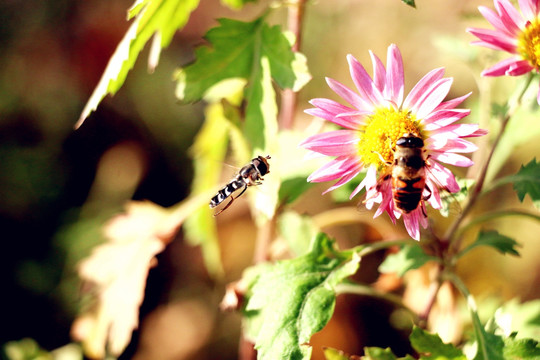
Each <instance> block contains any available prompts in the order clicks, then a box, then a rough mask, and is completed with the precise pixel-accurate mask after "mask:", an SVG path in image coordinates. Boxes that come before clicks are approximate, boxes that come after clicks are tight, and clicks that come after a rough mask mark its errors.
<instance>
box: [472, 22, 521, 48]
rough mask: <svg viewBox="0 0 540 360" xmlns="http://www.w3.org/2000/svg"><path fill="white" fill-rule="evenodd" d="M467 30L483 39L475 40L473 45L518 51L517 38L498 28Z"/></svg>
mask: <svg viewBox="0 0 540 360" xmlns="http://www.w3.org/2000/svg"><path fill="white" fill-rule="evenodd" d="M467 32H469V33H471V34H472V35H474V36H476V37H477V38H479V39H480V40H481V41H480V42H478V41H473V42H472V44H473V45H481V46H485V47H488V48H490V49H494V50H502V51H507V52H509V53H516V45H517V39H516V38H515V37H510V36H508V35H505V34H504V33H502V32H499V31H497V30H490V29H476V28H468V29H467Z"/></svg>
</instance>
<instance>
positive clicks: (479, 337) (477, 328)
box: [443, 272, 489, 359]
mask: <svg viewBox="0 0 540 360" xmlns="http://www.w3.org/2000/svg"><path fill="white" fill-rule="evenodd" d="M443 276H444V278H445V279H446V280H449V281H450V282H451V283H452V284H454V286H455V287H456V288H457V289H458V290H459V291H460V292H461V294H462V295H463V297H464V298H465V299H466V300H467V306H468V308H469V311H470V313H471V319H472V323H473V327H474V333H475V335H476V341H477V342H478V351H479V352H480V353H481V354H482V355H483V357H482V358H483V359H489V354H488V349H487V341H486V337H485V331H484V327H483V326H482V322H481V321H480V317H479V316H478V309H477V307H476V302H475V301H474V298H473V296H472V295H471V293H470V292H469V289H467V287H466V286H465V284H464V283H463V281H461V279H460V278H459V277H458V276H457V275H456V274H454V273H450V272H446V273H445V274H444V275H443Z"/></svg>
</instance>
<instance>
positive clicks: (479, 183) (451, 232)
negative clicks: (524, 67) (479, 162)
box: [443, 73, 533, 251]
mask: <svg viewBox="0 0 540 360" xmlns="http://www.w3.org/2000/svg"><path fill="white" fill-rule="evenodd" d="M532 79H533V74H532V73H530V74H529V76H528V78H527V80H526V81H525V86H523V89H522V90H521V92H520V93H519V94H518V96H517V98H516V101H515V102H514V104H513V106H509V107H508V110H507V111H506V113H505V114H504V116H503V117H502V123H501V130H500V131H499V134H497V137H496V139H495V141H494V142H493V146H492V147H491V151H490V153H489V155H488V157H487V159H486V162H485V164H484V167H483V168H482V170H481V171H480V173H479V174H478V178H477V180H476V182H475V185H474V187H473V188H472V190H471V193H470V197H469V201H468V202H467V204H466V205H465V207H464V208H463V212H462V213H461V214H460V216H459V217H458V218H457V219H456V220H455V221H454V223H453V224H452V225H451V226H450V228H449V229H448V231H447V232H446V234H445V236H444V238H443V239H444V240H445V241H448V242H451V241H452V239H453V238H455V235H456V232H457V229H458V228H459V225H460V224H461V222H462V221H463V220H464V219H465V217H466V216H467V214H468V213H469V211H470V210H471V209H472V207H473V206H474V205H475V203H476V200H477V199H478V196H479V195H480V193H481V191H482V188H483V186H484V181H485V180H486V175H487V171H488V168H489V164H490V162H491V159H492V158H493V154H494V153H495V150H496V149H497V145H498V144H499V142H500V141H501V139H502V136H503V134H504V130H505V129H506V126H507V125H508V122H509V121H510V119H511V118H512V116H513V115H514V113H515V112H516V110H517V109H518V108H519V106H520V105H521V100H522V98H523V95H525V92H526V91H527V89H528V88H529V85H530V84H531V81H532ZM509 102H510V101H509ZM460 243H461V241H460V238H457V240H456V241H455V242H454V244H453V247H452V249H453V250H454V251H457V250H458V249H459V247H460V245H461V244H460Z"/></svg>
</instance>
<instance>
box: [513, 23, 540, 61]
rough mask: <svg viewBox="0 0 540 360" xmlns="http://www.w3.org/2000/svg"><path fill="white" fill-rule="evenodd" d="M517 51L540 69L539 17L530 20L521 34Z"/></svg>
mask: <svg viewBox="0 0 540 360" xmlns="http://www.w3.org/2000/svg"><path fill="white" fill-rule="evenodd" d="M517 51H518V53H520V54H521V56H523V58H524V59H526V60H527V61H529V63H530V64H531V65H532V66H534V67H535V68H536V69H537V70H538V69H540V22H539V21H538V19H535V20H533V21H532V22H529V23H528V24H527V27H526V28H525V30H523V32H522V33H521V34H520V35H519V38H518V45H517Z"/></svg>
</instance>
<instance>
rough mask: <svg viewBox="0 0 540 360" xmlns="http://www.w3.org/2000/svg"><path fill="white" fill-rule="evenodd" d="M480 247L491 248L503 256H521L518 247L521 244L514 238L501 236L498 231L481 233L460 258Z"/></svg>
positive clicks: (462, 252) (460, 254)
mask: <svg viewBox="0 0 540 360" xmlns="http://www.w3.org/2000/svg"><path fill="white" fill-rule="evenodd" d="M478 246H491V247H492V248H494V249H495V250H497V251H498V252H500V253H501V254H510V255H514V256H519V252H518V251H517V249H516V246H519V244H518V243H517V242H516V241H515V240H514V239H512V238H509V237H508V236H504V235H501V234H499V232H498V231H496V230H488V231H480V233H479V234H478V237H477V238H476V241H475V242H473V243H472V244H471V245H469V246H467V247H466V248H465V249H463V250H462V251H461V252H460V253H459V256H463V255H464V254H466V253H468V252H469V251H471V250H472V249H474V248H475V247H478Z"/></svg>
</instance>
